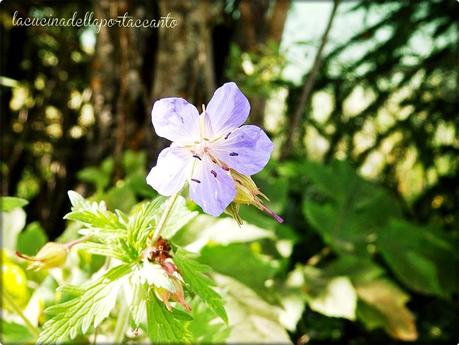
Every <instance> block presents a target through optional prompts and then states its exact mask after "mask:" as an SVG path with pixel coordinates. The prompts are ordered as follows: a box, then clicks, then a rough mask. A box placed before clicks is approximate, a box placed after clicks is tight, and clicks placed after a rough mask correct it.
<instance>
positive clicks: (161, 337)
mask: <svg viewBox="0 0 459 345" xmlns="http://www.w3.org/2000/svg"><path fill="white" fill-rule="evenodd" d="M147 330H148V336H149V338H150V341H151V342H152V343H153V344H164V343H174V344H183V343H189V342H190V339H189V338H190V337H189V334H188V331H187V330H186V328H185V324H184V322H183V321H182V320H179V319H178V318H177V317H176V316H175V315H174V313H173V312H171V311H169V310H167V308H166V306H165V305H164V303H161V302H160V301H159V300H158V299H157V298H156V296H155V295H154V293H153V291H150V294H149V298H148V301H147Z"/></svg>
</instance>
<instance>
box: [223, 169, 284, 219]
mask: <svg viewBox="0 0 459 345" xmlns="http://www.w3.org/2000/svg"><path fill="white" fill-rule="evenodd" d="M230 173H231V176H232V177H233V179H234V181H235V183H236V197H235V198H234V200H233V202H232V203H231V204H230V205H229V206H228V207H227V208H226V210H225V212H226V213H228V214H229V215H231V216H232V217H233V218H234V219H236V221H237V222H238V223H239V224H242V219H241V217H240V216H239V206H240V204H246V205H254V206H255V207H257V208H258V209H260V210H261V211H263V212H265V213H267V214H269V215H270V216H271V217H273V218H274V219H275V220H276V221H278V222H279V223H282V222H283V221H284V220H283V219H282V218H281V217H280V216H278V215H277V214H276V213H274V212H273V211H272V210H271V209H269V208H268V207H266V206H265V205H264V204H263V202H262V200H261V198H260V197H263V198H264V199H266V200H269V199H268V197H267V196H266V195H264V194H263V193H262V192H261V191H260V189H259V188H258V187H257V185H256V184H255V182H253V180H252V178H251V177H250V176H247V175H243V174H240V173H238V172H237V171H235V170H233V169H231V170H230Z"/></svg>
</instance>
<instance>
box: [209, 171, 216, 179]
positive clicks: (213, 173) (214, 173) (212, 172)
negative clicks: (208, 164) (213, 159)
mask: <svg viewBox="0 0 459 345" xmlns="http://www.w3.org/2000/svg"><path fill="white" fill-rule="evenodd" d="M210 173H211V174H212V175H214V177H215V178H217V173H216V172H215V171H213V170H211V171H210Z"/></svg>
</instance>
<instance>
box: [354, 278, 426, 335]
mask: <svg viewBox="0 0 459 345" xmlns="http://www.w3.org/2000/svg"><path fill="white" fill-rule="evenodd" d="M356 290H357V294H358V296H359V298H360V299H361V300H362V301H363V303H361V302H359V306H358V309H357V315H358V317H359V319H360V320H362V321H363V322H364V323H365V325H366V326H367V327H368V329H370V330H372V329H374V328H378V327H382V328H384V329H385V330H386V331H387V332H388V333H389V334H390V335H391V336H392V337H394V338H396V339H399V340H403V341H413V340H416V338H417V331H416V324H415V322H414V316H413V314H412V313H411V312H410V311H409V310H408V308H406V306H405V304H406V302H407V301H408V298H409V297H408V295H407V294H406V293H404V292H403V291H402V290H401V289H400V288H399V287H398V286H397V285H395V284H394V283H393V282H391V281H390V280H388V279H385V278H382V279H377V280H374V281H371V282H366V283H361V284H359V285H357V287H356Z"/></svg>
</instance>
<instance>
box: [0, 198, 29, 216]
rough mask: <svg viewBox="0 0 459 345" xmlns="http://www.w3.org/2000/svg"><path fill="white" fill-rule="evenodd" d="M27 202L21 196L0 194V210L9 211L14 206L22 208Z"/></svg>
mask: <svg viewBox="0 0 459 345" xmlns="http://www.w3.org/2000/svg"><path fill="white" fill-rule="evenodd" d="M28 203H29V202H28V201H27V200H25V199H22V198H17V197H14V196H2V197H0V211H2V212H9V211H11V210H14V209H15V208H22V207H24V206H25V205H27V204H28Z"/></svg>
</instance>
